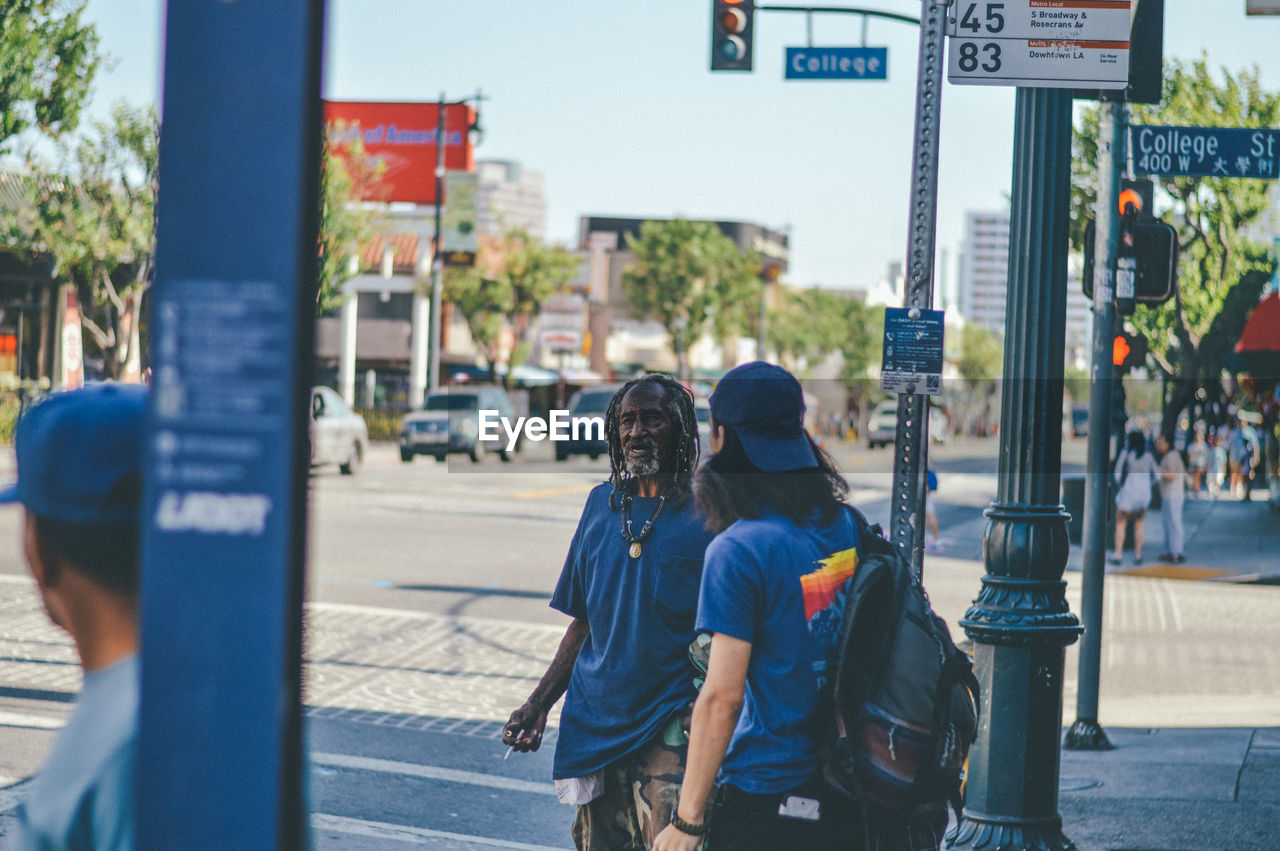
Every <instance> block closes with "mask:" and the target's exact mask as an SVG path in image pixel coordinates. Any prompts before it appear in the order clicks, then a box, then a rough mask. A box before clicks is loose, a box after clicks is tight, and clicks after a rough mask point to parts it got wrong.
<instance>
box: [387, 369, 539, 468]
mask: <svg viewBox="0 0 1280 851" xmlns="http://www.w3.org/2000/svg"><path fill="white" fill-rule="evenodd" d="M481 411H497V412H498V415H499V416H500V417H505V418H506V419H507V420H509V421H510V422H512V423H514V422H515V419H516V414H515V409H514V408H513V407H512V406H511V399H510V398H508V397H507V391H505V390H503V389H502V388H501V387H498V386H496V385H479V386H468V387H449V388H445V389H442V390H437V391H435V392H434V393H432V394H430V395H429V396H427V401H426V404H425V405H423V406H422V410H420V411H414V412H412V413H408V414H405V415H404V418H403V419H402V420H401V421H400V460H401V461H404V462H406V463H407V462H409V461H412V460H413V458H414V456H415V455H430V456H432V457H433V458H435V459H436V460H437V461H443V460H444V459H445V456H447V455H466V456H468V457H469V458H470V459H471V461H472V463H474V464H479V463H480V462H481V461H482V460H483V459H484V456H485V453H486V451H487V450H488V449H496V451H497V453H498V457H499V458H501V459H502V460H503V461H510V460H511V455H512V453H511V452H508V451H507V438H506V435H505V433H502V432H501V431H500V433H501V434H502V437H501V440H499V441H483V440H478V439H477V437H478V435H479V432H480V412H481ZM512 451H513V452H519V451H520V443H519V441H517V443H516V445H515V447H514V449H513V450H512Z"/></svg>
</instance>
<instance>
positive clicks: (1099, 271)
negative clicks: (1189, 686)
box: [1063, 101, 1128, 750]
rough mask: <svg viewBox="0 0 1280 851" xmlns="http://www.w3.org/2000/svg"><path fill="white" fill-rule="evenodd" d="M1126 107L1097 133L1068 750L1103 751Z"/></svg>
mask: <svg viewBox="0 0 1280 851" xmlns="http://www.w3.org/2000/svg"><path fill="white" fill-rule="evenodd" d="M1127 112H1128V110H1127V109H1126V108H1125V105H1124V104H1123V103H1122V102H1118V101H1103V102H1102V103H1101V104H1100V109H1099V119H1100V120H1099V126H1098V201H1097V230H1096V233H1095V237H1094V244H1093V245H1092V246H1085V249H1086V250H1092V251H1093V257H1094V266H1093V269H1094V278H1093V360H1092V362H1091V363H1090V366H1089V378H1090V381H1089V449H1088V452H1089V454H1088V460H1087V462H1086V470H1087V474H1086V477H1085V482H1086V488H1085V494H1084V539H1083V542H1084V565H1083V574H1084V575H1083V585H1082V599H1081V607H1080V608H1081V614H1082V615H1083V617H1084V635H1083V636H1082V637H1081V639H1080V672H1079V680H1078V689H1077V692H1076V721H1075V723H1074V724H1072V725H1071V729H1070V730H1068V731H1067V734H1066V737H1065V738H1064V739H1063V747H1065V748H1069V749H1071V750H1110V749H1111V747H1112V745H1111V742H1110V740H1109V739H1108V738H1107V734H1106V733H1105V732H1104V731H1103V729H1102V726H1101V725H1100V724H1099V723H1098V677H1099V671H1100V668H1101V660H1102V589H1103V580H1104V579H1105V577H1106V573H1107V565H1106V559H1107V510H1108V508H1109V507H1110V503H1111V477H1110V474H1109V467H1110V460H1111V394H1112V386H1113V384H1114V382H1116V381H1118V380H1119V378H1118V377H1117V376H1116V369H1115V364H1114V363H1113V360H1112V351H1111V349H1112V345H1113V344H1114V341H1115V324H1116V310H1115V303H1114V301H1113V298H1114V295H1115V292H1114V286H1115V281H1114V276H1115V272H1114V270H1115V267H1116V257H1117V254H1118V242H1119V232H1120V221H1119V218H1118V217H1117V215H1116V213H1117V209H1116V203H1117V198H1118V197H1119V195H1120V169H1121V167H1122V164H1123V162H1124V138H1125V125H1126V123H1127Z"/></svg>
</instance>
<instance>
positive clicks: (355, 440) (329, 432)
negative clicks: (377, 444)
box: [311, 387, 369, 476]
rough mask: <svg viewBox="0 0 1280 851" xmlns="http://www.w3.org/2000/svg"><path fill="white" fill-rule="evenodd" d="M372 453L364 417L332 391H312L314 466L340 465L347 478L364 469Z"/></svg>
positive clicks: (312, 454)
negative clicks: (361, 468) (361, 466)
mask: <svg viewBox="0 0 1280 851" xmlns="http://www.w3.org/2000/svg"><path fill="white" fill-rule="evenodd" d="M368 452H369V429H368V426H366V425H365V422H364V417H362V416H360V415H359V414H357V413H356V412H355V411H353V410H351V409H350V408H348V407H347V403H346V402H344V401H342V397H341V396H339V395H338V394H337V393H335V392H334V391H333V390H332V389H330V388H328V387H313V388H311V466H312V467H317V466H320V465H321V464H337V465H338V469H339V470H340V471H342V474H343V475H344V476H350V475H352V474H354V473H355V472H356V470H358V469H360V464H361V462H363V461H364V459H365V456H366V455H367V454H368Z"/></svg>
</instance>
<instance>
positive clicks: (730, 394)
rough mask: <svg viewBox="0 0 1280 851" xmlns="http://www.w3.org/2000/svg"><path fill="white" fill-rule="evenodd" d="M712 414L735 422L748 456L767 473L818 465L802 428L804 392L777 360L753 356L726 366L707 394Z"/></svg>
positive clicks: (720, 421) (725, 421)
mask: <svg viewBox="0 0 1280 851" xmlns="http://www.w3.org/2000/svg"><path fill="white" fill-rule="evenodd" d="M711 416H712V418H713V419H714V420H715V422H716V423H717V424H718V425H726V426H731V427H732V428H733V430H734V431H735V432H736V433H737V435H738V439H739V441H741V443H742V448H743V449H744V450H745V451H746V453H747V458H748V459H750V461H751V463H752V464H755V465H756V466H757V467H759V468H760V469H761V470H764V471H765V472H766V473H783V472H786V471H788V470H805V469H809V468H812V467H816V466H818V458H817V456H816V455H814V454H813V446H812V444H811V443H810V441H809V436H808V435H807V434H805V430H804V392H803V391H802V390H801V389H800V382H799V381H796V378H795V376H794V375H792V374H791V373H789V372H787V371H786V370H785V369H783V368H782V367H780V366H776V365H774V364H771V363H765V362H764V361H753V362H752V363H745V364H743V365H742V366H739V367H735V368H734V369H731V370H729V371H728V372H727V373H725V376H724V378H722V379H720V383H719V384H717V385H716V392H715V393H713V394H712V395H711Z"/></svg>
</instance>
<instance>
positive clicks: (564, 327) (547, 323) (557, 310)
mask: <svg viewBox="0 0 1280 851" xmlns="http://www.w3.org/2000/svg"><path fill="white" fill-rule="evenodd" d="M538 318H539V321H540V322H541V325H542V328H541V333H540V334H539V341H540V342H541V343H542V347H543V348H544V349H546V350H547V351H549V352H578V351H581V350H582V332H583V331H584V330H585V329H586V327H587V301H586V299H584V298H583V297H582V296H580V295H577V294H575V293H560V294H557V295H553V296H551V297H550V298H548V299H547V300H546V301H545V302H543V304H542V312H541V313H539V314H538Z"/></svg>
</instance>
